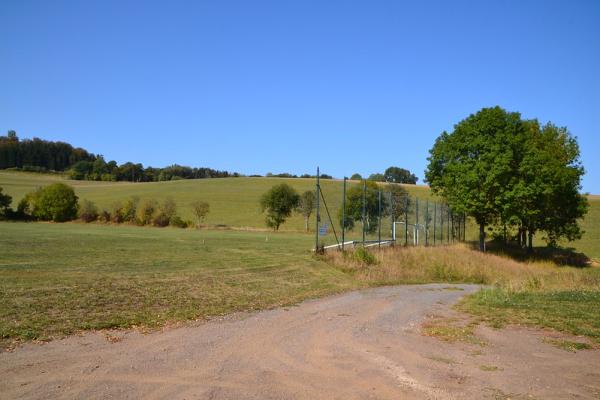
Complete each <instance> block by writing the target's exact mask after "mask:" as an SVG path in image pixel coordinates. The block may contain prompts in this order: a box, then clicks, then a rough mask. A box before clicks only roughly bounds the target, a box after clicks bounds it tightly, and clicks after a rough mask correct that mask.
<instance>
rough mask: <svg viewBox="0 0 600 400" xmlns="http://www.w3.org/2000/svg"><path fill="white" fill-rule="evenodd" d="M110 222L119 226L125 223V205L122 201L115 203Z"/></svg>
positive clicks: (111, 210)
mask: <svg viewBox="0 0 600 400" xmlns="http://www.w3.org/2000/svg"><path fill="white" fill-rule="evenodd" d="M110 217H111V218H110V220H111V221H112V222H115V223H117V224H120V223H121V222H123V204H122V203H121V202H120V201H115V202H114V203H113V204H112V206H111V208H110Z"/></svg>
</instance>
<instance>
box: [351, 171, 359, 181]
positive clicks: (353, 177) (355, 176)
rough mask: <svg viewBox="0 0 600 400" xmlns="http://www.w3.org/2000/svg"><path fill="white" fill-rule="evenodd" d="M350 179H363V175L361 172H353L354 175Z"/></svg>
mask: <svg viewBox="0 0 600 400" xmlns="http://www.w3.org/2000/svg"><path fill="white" fill-rule="evenodd" d="M350 180H353V181H362V175H361V174H359V173H355V174H352V176H351V177H350Z"/></svg>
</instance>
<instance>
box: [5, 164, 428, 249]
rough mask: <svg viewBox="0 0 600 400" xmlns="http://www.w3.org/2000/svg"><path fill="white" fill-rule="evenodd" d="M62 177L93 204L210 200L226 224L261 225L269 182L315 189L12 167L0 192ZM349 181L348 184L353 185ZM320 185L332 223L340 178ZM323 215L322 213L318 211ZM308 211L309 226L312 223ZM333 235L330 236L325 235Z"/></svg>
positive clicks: (418, 190)
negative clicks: (78, 176)
mask: <svg viewBox="0 0 600 400" xmlns="http://www.w3.org/2000/svg"><path fill="white" fill-rule="evenodd" d="M56 181H64V182H65V183H67V184H69V185H71V186H73V187H74V189H75V192H76V194H77V196H79V198H80V199H87V200H91V201H93V202H95V203H96V204H97V205H98V207H100V208H101V209H102V208H106V209H109V208H110V206H111V205H112V204H113V203H114V202H116V201H123V200H125V199H127V198H128V197H130V196H139V197H140V198H141V199H144V198H155V199H158V200H162V199H165V198H167V197H171V198H173V200H175V202H176V203H177V206H178V213H179V215H180V216H181V217H182V218H184V219H192V217H193V215H192V211H191V208H190V203H191V202H192V201H193V200H197V199H200V200H204V201H207V202H208V203H209V204H210V213H209V214H208V216H207V219H206V224H208V225H226V226H229V227H238V228H239V227H249V228H261V229H264V228H266V226H265V222H264V221H265V217H264V214H262V213H261V211H260V206H259V201H260V197H261V196H262V194H263V193H265V192H266V191H267V190H269V189H270V188H271V187H272V186H273V185H276V184H279V183H282V182H285V183H288V184H290V185H291V186H292V187H294V188H295V189H296V190H297V191H298V192H299V193H302V192H304V191H306V190H315V179H301V178H294V179H288V178H215V179H189V180H178V181H167V182H148V183H130V182H93V181H74V180H68V179H65V178H63V177H62V176H60V175H50V174H36V173H26V172H15V171H0V187H3V188H4V193H8V194H10V195H11V196H12V197H13V207H16V204H17V203H18V201H19V200H20V199H21V198H22V197H23V196H24V195H25V194H26V193H27V192H29V191H32V190H34V189H35V188H37V187H40V186H45V185H48V184H50V183H52V182H56ZM356 184H358V183H357V182H353V181H351V182H350V183H349V186H351V185H356ZM321 187H322V190H323V193H324V195H325V199H326V201H327V205H328V206H329V207H330V213H331V215H332V218H333V219H334V222H335V223H336V224H337V211H338V208H340V207H341V200H342V182H341V181H339V180H328V179H325V180H322V181H321ZM405 187H406V189H407V190H408V191H409V193H410V194H411V195H416V196H419V197H421V198H423V199H425V198H431V194H430V191H429V189H428V188H427V187H425V186H416V185H405ZM323 218H326V214H325V210H323ZM314 223H315V221H314V215H313V216H312V217H311V220H310V227H311V228H313V226H314ZM281 230H284V231H290V230H291V231H302V230H304V219H303V217H302V216H300V215H297V214H295V215H293V216H292V217H291V218H290V219H289V220H288V221H286V223H285V224H284V225H282V227H281ZM329 240H330V241H331V240H333V237H331V238H329Z"/></svg>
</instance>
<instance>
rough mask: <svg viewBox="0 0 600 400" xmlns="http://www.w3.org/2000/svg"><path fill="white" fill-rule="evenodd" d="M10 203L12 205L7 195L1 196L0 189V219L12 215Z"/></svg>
mask: <svg viewBox="0 0 600 400" xmlns="http://www.w3.org/2000/svg"><path fill="white" fill-rule="evenodd" d="M10 203H12V197H11V196H9V195H7V194H2V187H0V218H3V217H7V216H8V215H9V214H12V210H11V208H10Z"/></svg>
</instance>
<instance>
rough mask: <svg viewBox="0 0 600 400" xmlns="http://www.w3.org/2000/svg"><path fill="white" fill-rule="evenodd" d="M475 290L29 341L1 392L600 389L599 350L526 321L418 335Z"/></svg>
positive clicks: (424, 289) (140, 394) (340, 394)
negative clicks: (469, 335)
mask: <svg viewBox="0 0 600 400" xmlns="http://www.w3.org/2000/svg"><path fill="white" fill-rule="evenodd" d="M475 290H477V287H476V286H471V285H414V286H397V287H383V288H377V289H368V290H362V291H356V292H351V293H346V294H343V295H338V296H333V297H328V298H324V299H319V300H312V301H307V302H304V303H302V304H300V305H298V306H295V307H289V308H279V309H275V310H269V311H263V312H258V313H253V314H236V315H232V316H228V317H225V318H222V319H218V320H212V321H210V322H204V323H195V324H188V325H186V326H183V327H171V328H166V329H164V330H162V331H159V332H153V333H150V334H142V333H139V332H137V331H133V330H132V331H112V332H92V333H85V334H82V335H77V336H72V337H69V338H66V339H63V340H55V341H52V342H50V343H46V344H43V345H41V344H27V345H24V346H22V347H19V348H17V349H16V350H14V351H10V352H3V353H0V398H3V399H4V398H7V399H12V398H19V399H21V398H23V399H49V398H59V399H124V398H133V399H138V398H139V399H142V398H143V399H261V400H263V399H344V400H346V399H461V398H591V399H592V398H600V384H599V382H600V374H598V373H597V371H599V370H600V357H598V353H599V352H598V351H595V350H587V351H584V352H578V353H568V352H565V351H564V350H560V349H557V348H555V347H553V346H550V345H548V344H546V343H544V342H543V341H542V340H541V339H543V332H539V331H534V330H524V329H506V330H502V331H494V330H492V329H489V328H485V327H481V328H478V331H477V333H478V335H480V336H481V337H482V340H484V341H486V342H487V343H488V344H487V345H486V346H478V345H473V344H466V343H460V344H448V343H444V342H441V341H439V340H438V339H435V338H431V337H425V336H423V335H422V334H421V332H420V325H421V323H422V322H423V321H424V320H426V319H427V318H428V316H430V315H432V314H436V315H443V316H446V317H447V316H454V317H456V316H455V315H454V314H455V313H454V312H453V311H450V307H449V306H450V305H451V304H453V303H455V302H456V301H457V300H459V299H460V297H461V296H464V295H465V294H468V293H471V292H473V291H475ZM483 366H485V368H484V367H483ZM502 396H504V397H502ZM519 396H522V397H519Z"/></svg>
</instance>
